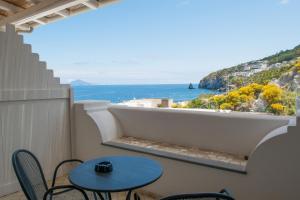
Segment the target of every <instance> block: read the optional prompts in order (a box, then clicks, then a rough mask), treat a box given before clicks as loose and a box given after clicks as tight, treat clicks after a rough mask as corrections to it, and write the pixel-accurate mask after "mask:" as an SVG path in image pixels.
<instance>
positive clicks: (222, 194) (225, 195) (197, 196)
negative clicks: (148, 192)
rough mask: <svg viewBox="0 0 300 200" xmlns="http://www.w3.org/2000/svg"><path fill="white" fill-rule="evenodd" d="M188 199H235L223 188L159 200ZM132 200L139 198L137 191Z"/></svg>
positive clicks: (139, 199)
mask: <svg viewBox="0 0 300 200" xmlns="http://www.w3.org/2000/svg"><path fill="white" fill-rule="evenodd" d="M183 199H184V200H189V199H195V200H196V199H207V200H208V199H216V200H235V199H234V198H233V197H232V196H231V194H230V193H229V191H228V190H226V189H223V190H221V191H220V192H219V193H194V194H179V195H173V196H169V197H165V198H162V199H161V200H183ZM134 200H141V198H140V197H139V195H138V194H137V193H135V194H134Z"/></svg>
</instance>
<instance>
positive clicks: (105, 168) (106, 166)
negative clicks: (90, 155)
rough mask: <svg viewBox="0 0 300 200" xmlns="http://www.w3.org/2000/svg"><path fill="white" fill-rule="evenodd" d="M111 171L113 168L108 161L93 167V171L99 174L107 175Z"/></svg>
mask: <svg viewBox="0 0 300 200" xmlns="http://www.w3.org/2000/svg"><path fill="white" fill-rule="evenodd" d="M112 170H113V166H112V164H111V162H109V161H103V162H100V163H97V164H96V165H95V171H96V172H99V173H109V172H111V171H112Z"/></svg>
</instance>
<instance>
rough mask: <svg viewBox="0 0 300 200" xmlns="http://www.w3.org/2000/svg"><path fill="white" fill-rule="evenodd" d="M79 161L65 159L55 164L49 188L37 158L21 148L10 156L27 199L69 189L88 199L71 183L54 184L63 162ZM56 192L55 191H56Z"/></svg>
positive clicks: (33, 199) (37, 198) (44, 196)
mask: <svg viewBox="0 0 300 200" xmlns="http://www.w3.org/2000/svg"><path fill="white" fill-rule="evenodd" d="M69 162H79V163H83V162H82V161H81V160H75V159H73V160H65V161H63V162H61V163H59V164H58V165H57V167H56V168H55V171H54V174H53V180H52V185H51V188H48V186H47V183H46V180H45V176H44V173H43V170H42V168H41V165H40V163H39V161H38V159H37V158H36V157H35V156H34V155H33V154H32V153H31V152H29V151H27V150H24V149H21V150H17V151H15V152H14V154H13V156H12V164H13V168H14V170H15V173H16V175H17V178H18V180H19V183H20V185H21V187H22V190H23V192H24V194H25V196H26V198H27V199H28V200H41V199H44V200H46V199H47V198H48V197H50V199H52V197H53V196H55V195H59V194H62V193H65V192H69V191H71V190H77V191H79V192H80V193H81V194H82V196H83V197H84V199H85V200H88V196H87V195H86V193H85V192H84V191H83V190H81V189H78V188H76V187H74V186H72V185H61V186H55V179H56V175H57V171H58V169H59V168H60V166H62V165H63V164H65V163H69ZM57 190H58V192H55V191H57Z"/></svg>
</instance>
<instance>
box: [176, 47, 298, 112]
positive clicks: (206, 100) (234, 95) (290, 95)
mask: <svg viewBox="0 0 300 200" xmlns="http://www.w3.org/2000/svg"><path fill="white" fill-rule="evenodd" d="M291 52H293V56H294V55H295V51H294V50H293V51H285V52H282V53H280V54H277V55H274V56H270V57H268V58H266V59H270V60H274V61H275V60H276V63H277V65H276V66H279V67H275V68H267V70H263V71H260V72H257V73H254V74H252V75H250V76H231V77H230V76H229V74H230V73H236V70H237V69H238V70H241V69H243V68H244V66H236V67H232V68H228V69H223V70H220V71H218V72H214V73H211V74H210V75H209V77H210V79H213V80H214V81H215V78H216V77H218V76H224V75H227V81H229V82H230V84H231V86H232V87H231V89H230V90H229V91H227V92H225V93H223V94H219V95H200V96H199V97H198V98H196V99H194V100H192V101H189V102H187V103H186V104H174V106H173V107H174V108H202V109H216V110H232V111H241V112H268V113H273V114H276V115H295V112H296V92H295V89H296V88H297V85H296V83H295V82H294V78H295V76H296V75H297V74H300V58H297V59H295V58H294V57H293V59H292V60H290V61H289V62H286V60H284V61H283V62H284V63H282V64H278V62H277V61H279V60H280V59H287V57H288V59H290V58H291V57H289V56H288V55H291ZM296 53H297V52H296ZM281 61H282V60H281ZM223 81H224V82H226V81H225V79H223ZM219 83H220V84H221V83H222V81H220V82H219Z"/></svg>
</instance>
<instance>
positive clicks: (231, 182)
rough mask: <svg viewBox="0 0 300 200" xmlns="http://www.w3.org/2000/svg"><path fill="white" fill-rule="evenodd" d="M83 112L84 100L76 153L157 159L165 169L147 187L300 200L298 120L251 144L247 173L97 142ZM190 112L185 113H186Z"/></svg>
mask: <svg viewBox="0 0 300 200" xmlns="http://www.w3.org/2000/svg"><path fill="white" fill-rule="evenodd" d="M87 112H88V111H86V110H84V106H83V105H82V104H76V105H75V112H74V114H75V119H76V123H75V127H76V128H75V129H76V131H75V133H74V135H73V139H74V140H75V141H76V142H75V143H74V149H76V150H75V151H74V156H75V157H78V158H80V159H83V160H88V159H92V158H97V157H101V156H107V155H142V156H147V157H150V158H152V159H154V160H157V161H158V162H160V163H161V164H162V166H163V168H164V174H163V176H162V177H161V178H160V179H159V180H158V181H157V182H155V183H153V184H151V185H149V186H147V187H145V188H144V189H146V190H148V191H150V192H154V193H158V194H161V195H163V196H167V195H171V194H178V193H188V192H216V191H219V190H220V189H222V188H228V189H230V190H231V191H232V192H233V194H234V196H235V197H236V199H240V200H253V199H255V200H266V199H272V200H282V199H300V194H299V193H298V189H300V188H299V187H300V184H299V180H300V177H299V172H298V171H299V167H300V161H299V158H298V157H299V156H298V155H299V153H300V146H299V145H298V143H299V142H298V141H299V137H300V136H299V133H300V127H299V124H298V125H297V126H293V125H289V126H288V127H285V126H283V128H280V127H279V128H277V131H271V133H270V134H271V136H269V135H268V134H265V138H267V139H264V141H263V142H262V143H258V144H257V146H256V147H255V146H254V147H253V148H255V151H253V152H252V155H251V156H250V160H249V161H248V165H247V174H240V173H235V172H229V171H225V170H221V169H215V168H211V167H207V166H201V165H196V164H191V163H186V162H182V161H177V160H172V159H167V158H162V157H158V156H152V155H148V154H142V153H137V152H133V151H128V150H123V149H117V148H114V147H108V146H104V145H101V142H102V141H101V130H99V127H98V126H97V124H96V122H95V121H94V119H92V118H91V117H90V115H89V114H87ZM149 115H150V114H149ZM170 115H171V114H170ZM188 116H189V112H187V113H186V115H185V117H187V118H188ZM152 120H153V118H152ZM137 122H139V121H137ZM120 124H121V123H120ZM116 125H117V124H116ZM243 130H244V128H243ZM274 133H275V134H274ZM237 143H239V141H237V140H235V144H237Z"/></svg>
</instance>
